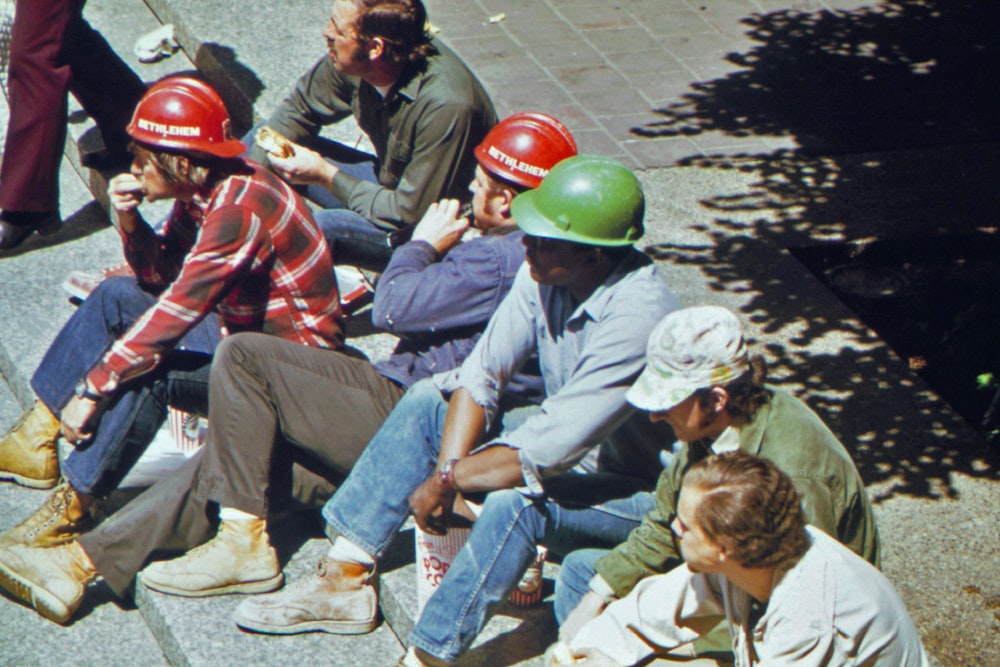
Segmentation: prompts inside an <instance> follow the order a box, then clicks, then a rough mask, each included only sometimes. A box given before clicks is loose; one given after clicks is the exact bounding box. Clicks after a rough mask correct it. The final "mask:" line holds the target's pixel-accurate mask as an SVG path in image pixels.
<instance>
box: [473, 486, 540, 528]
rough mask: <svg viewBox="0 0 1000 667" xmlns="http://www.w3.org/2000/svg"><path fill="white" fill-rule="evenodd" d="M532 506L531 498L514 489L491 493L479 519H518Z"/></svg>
mask: <svg viewBox="0 0 1000 667" xmlns="http://www.w3.org/2000/svg"><path fill="white" fill-rule="evenodd" d="M530 504H531V499H530V498H528V497H527V496H525V495H524V494H523V493H521V492H520V491H516V490H514V489H500V490H498V491H490V493H489V495H487V496H486V501H485V502H484V503H483V511H482V513H481V514H480V515H479V518H480V519H486V520H491V519H492V520H496V519H497V518H499V517H516V516H518V515H520V513H521V512H522V511H523V510H524V508H525V507H527V506H528V505H530ZM484 523H485V521H484Z"/></svg>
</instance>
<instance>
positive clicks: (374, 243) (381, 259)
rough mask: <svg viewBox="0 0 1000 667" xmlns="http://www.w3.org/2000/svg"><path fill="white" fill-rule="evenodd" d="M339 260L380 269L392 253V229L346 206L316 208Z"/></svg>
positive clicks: (324, 231)
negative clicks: (378, 224)
mask: <svg viewBox="0 0 1000 667" xmlns="http://www.w3.org/2000/svg"><path fill="white" fill-rule="evenodd" d="M313 217H314V218H315V219H316V224H318V225H319V228H320V231H322V232H323V237H324V238H325V239H326V243H327V245H328V246H330V251H331V252H332V253H333V259H334V261H335V262H336V263H337V264H350V265H351V266H359V267H361V268H365V269H371V270H373V271H381V270H382V269H384V268H385V265H386V264H388V263H389V258H391V257H392V248H391V247H390V246H389V232H387V231H386V230H384V229H380V228H379V227H376V226H375V224H374V223H372V221H371V220H368V219H367V218H365V217H363V216H361V215H359V214H357V213H355V212H354V211H352V210H350V209H347V208H327V209H320V210H317V211H313Z"/></svg>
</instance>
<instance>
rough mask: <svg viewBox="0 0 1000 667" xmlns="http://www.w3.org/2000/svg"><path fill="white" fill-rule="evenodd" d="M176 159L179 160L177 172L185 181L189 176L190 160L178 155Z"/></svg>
mask: <svg viewBox="0 0 1000 667" xmlns="http://www.w3.org/2000/svg"><path fill="white" fill-rule="evenodd" d="M177 157H179V158H180V159H179V160H177V172H178V174H179V175H180V176H182V177H183V178H184V180H185V181H186V180H188V177H190V176H191V160H189V159H188V157H187V156H186V155H178V156H177Z"/></svg>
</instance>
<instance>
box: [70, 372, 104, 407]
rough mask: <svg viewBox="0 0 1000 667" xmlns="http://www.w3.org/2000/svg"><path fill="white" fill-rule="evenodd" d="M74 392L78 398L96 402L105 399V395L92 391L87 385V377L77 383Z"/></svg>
mask: <svg viewBox="0 0 1000 667" xmlns="http://www.w3.org/2000/svg"><path fill="white" fill-rule="evenodd" d="M73 393H74V394H76V397H77V398H82V399H85V400H88V401H93V402H94V403H100V402H101V401H102V400H104V397H103V396H101V395H100V394H97V393H94V392H92V391H90V387H89V386H87V380H86V378H84V379H83V380H80V381H79V382H77V383H76V386H75V387H73Z"/></svg>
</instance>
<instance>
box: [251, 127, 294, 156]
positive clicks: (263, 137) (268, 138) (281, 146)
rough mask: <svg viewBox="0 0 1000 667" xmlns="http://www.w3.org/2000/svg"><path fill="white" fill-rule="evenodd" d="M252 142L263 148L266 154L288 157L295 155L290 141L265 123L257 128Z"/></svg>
mask: <svg viewBox="0 0 1000 667" xmlns="http://www.w3.org/2000/svg"><path fill="white" fill-rule="evenodd" d="M253 142H254V143H255V144H257V145H258V146H259V147H260V148H262V149H264V151H265V152H266V153H267V154H268V155H273V156H274V157H279V158H289V157H292V156H293V155H295V148H294V147H293V146H292V142H290V141H289V140H288V139H285V138H284V137H283V136H281V133H279V132H277V131H275V130H272V129H271V128H269V127H268V126H267V125H265V126H264V127H262V128H260V129H259V130H257V135H256V136H255V137H254V139H253Z"/></svg>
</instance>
